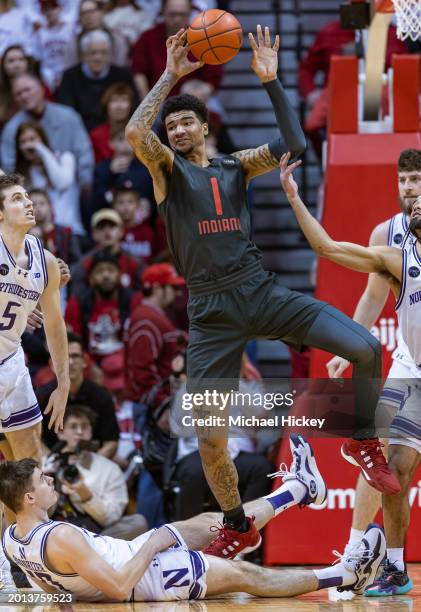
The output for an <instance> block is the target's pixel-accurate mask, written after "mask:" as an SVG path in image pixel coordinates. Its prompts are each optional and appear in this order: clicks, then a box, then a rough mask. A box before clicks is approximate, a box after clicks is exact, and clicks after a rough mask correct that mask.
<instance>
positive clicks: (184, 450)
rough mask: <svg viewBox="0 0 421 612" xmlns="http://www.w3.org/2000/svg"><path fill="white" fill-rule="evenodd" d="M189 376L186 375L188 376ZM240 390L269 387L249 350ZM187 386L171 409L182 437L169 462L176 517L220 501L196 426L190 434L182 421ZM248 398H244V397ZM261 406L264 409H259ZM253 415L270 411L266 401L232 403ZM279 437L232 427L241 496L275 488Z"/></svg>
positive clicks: (238, 411) (236, 413)
mask: <svg viewBox="0 0 421 612" xmlns="http://www.w3.org/2000/svg"><path fill="white" fill-rule="evenodd" d="M184 378H185V376H184ZM240 378H241V379H240V387H239V392H240V394H244V396H243V397H244V398H245V397H247V394H250V397H251V398H255V397H257V396H258V395H262V394H263V393H264V391H265V389H264V387H263V385H262V384H261V376H260V373H259V372H258V371H257V370H256V369H255V368H254V367H253V366H252V365H251V363H250V362H249V360H248V358H247V356H246V354H245V353H244V354H243V359H242V364H241V372H240ZM185 390H186V389H185V386H184V385H181V386H180V388H179V389H178V391H177V393H176V395H175V397H174V401H173V403H172V409H171V422H172V431H173V432H174V433H175V434H176V435H177V433H179V434H180V435H181V437H179V439H178V445H177V452H176V456H175V461H174V465H171V466H169V473H168V474H167V475H166V478H167V479H168V480H170V481H172V482H173V483H174V485H175V486H176V487H177V493H176V496H175V503H174V517H172V518H173V519H174V520H184V519H187V518H190V517H191V516H194V514H196V513H197V512H199V513H201V512H203V510H204V506H205V504H206V510H215V509H217V508H218V503H217V501H216V500H215V498H214V496H213V495H212V492H211V490H210V489H209V485H208V483H207V482H206V478H205V475H204V473H203V468H202V463H201V460H200V455H199V451H198V450H197V449H198V446H197V437H196V435H195V431H194V428H193V427H192V428H190V429H191V430H192V436H191V437H186V433H187V430H186V427H185V426H183V425H181V419H182V416H183V414H182V413H183V409H182V407H181V406H182V399H181V398H182V395H183V394H184V393H185ZM243 402H244V399H243ZM259 410H260V412H259ZM240 414H242V415H245V416H247V417H248V416H251V415H255V414H259V416H263V414H265V416H266V412H265V410H264V408H263V405H262V403H260V404H257V405H256V404H254V403H253V402H252V401H251V402H250V404H249V405H247V404H246V403H244V404H241V405H239V406H231V408H230V415H233V416H239V415H240ZM261 433H263V434H264V437H263V441H264V444H263V445H262V446H263V448H262V449H261V450H262V451H263V452H256V439H255V436H256V434H261ZM278 438H279V433H278V432H276V431H274V432H270V431H268V432H259V431H258V432H254V431H253V430H252V429H244V428H240V427H237V428H236V427H231V428H230V436H229V439H228V450H229V453H230V456H231V458H232V460H233V461H234V464H235V466H236V468H237V472H238V477H239V483H238V484H239V490H240V494H241V499H242V500H244V501H250V500H251V499H253V498H254V496H255V495H257V497H261V496H264V495H267V494H268V493H269V492H270V490H271V488H272V485H271V482H270V480H269V479H268V478H267V475H268V474H269V473H270V472H272V471H273V467H274V466H273V465H272V463H271V462H270V460H269V459H268V457H267V454H268V451H270V449H271V446H272V444H273V443H274V442H275V441H276V440H277V439H278Z"/></svg>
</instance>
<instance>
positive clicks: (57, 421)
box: [44, 385, 69, 434]
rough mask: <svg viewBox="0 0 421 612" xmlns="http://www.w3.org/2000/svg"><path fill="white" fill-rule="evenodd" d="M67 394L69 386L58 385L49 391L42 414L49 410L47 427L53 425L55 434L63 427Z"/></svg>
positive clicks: (50, 427)
mask: <svg viewBox="0 0 421 612" xmlns="http://www.w3.org/2000/svg"><path fill="white" fill-rule="evenodd" d="M68 396H69V388H68V387H67V388H66V387H62V386H60V385H59V386H58V387H57V389H55V390H54V391H53V392H52V393H51V395H50V399H49V401H48V405H47V408H46V409H45V410H44V414H50V412H51V416H50V422H49V423H48V429H52V428H53V427H54V432H55V433H56V434H57V433H58V432H59V431H60V430H61V429H63V420H64V412H65V410H66V404H67V398H68Z"/></svg>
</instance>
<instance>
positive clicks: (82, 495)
mask: <svg viewBox="0 0 421 612" xmlns="http://www.w3.org/2000/svg"><path fill="white" fill-rule="evenodd" d="M95 420H96V415H95V413H94V412H93V411H92V410H91V409H90V408H89V407H87V406H84V405H77V404H74V405H71V406H69V407H68V408H67V410H66V412H65V414H64V424H63V429H62V431H60V432H59V434H58V437H59V439H60V440H61V441H62V442H64V443H65V445H64V447H63V448H62V450H61V451H60V452H59V453H56V454H54V455H52V456H51V457H49V458H47V459H46V461H45V465H44V471H46V472H48V473H54V475H55V478H56V480H57V481H58V489H59V490H60V493H61V496H60V497H59V500H58V504H57V507H56V508H55V510H54V511H53V514H52V518H53V520H67V521H69V522H76V524H78V525H80V526H82V527H83V526H86V527H88V525H90V524H92V522H93V523H94V527H96V528H94V531H95V532H96V533H100V534H101V535H106V536H112V537H114V538H120V539H121V540H132V539H133V538H136V537H137V536H139V535H141V534H142V533H144V532H145V531H146V530H147V529H148V525H147V523H146V520H145V518H144V517H143V516H142V515H140V514H130V515H127V516H123V514H124V511H125V509H126V508H127V504H128V501H129V497H128V492H127V485H126V482H125V479H124V475H123V473H122V471H121V469H120V468H119V467H118V465H117V464H116V463H114V462H113V461H110V459H107V458H106V457H104V456H103V455H100V454H98V453H96V452H92V451H91V450H89V446H90V443H91V442H92V433H93V427H94V423H95ZM65 453H70V456H69V455H67V457H68V458H67V459H65V461H64V463H65V464H67V465H66V466H63V460H62V459H61V458H63V456H66V455H64V454H65ZM54 460H55V461H54ZM70 466H72V468H73V470H72V471H71V472H70V474H69V470H68V469H67V471H66V467H67V468H69V467H70ZM63 468H64V469H63ZM66 477H67V478H68V480H66ZM63 496H65V498H64V499H63ZM69 500H70V503H71V506H72V510H73V512H72V513H71V514H70V516H69V515H67V514H66V513H64V514H63V509H64V507H65V505H66V502H67V503H68V501H69ZM86 518H87V519H91V521H89V522H86V523H85V522H84V519H86Z"/></svg>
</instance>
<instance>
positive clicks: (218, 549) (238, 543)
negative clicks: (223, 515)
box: [203, 516, 262, 559]
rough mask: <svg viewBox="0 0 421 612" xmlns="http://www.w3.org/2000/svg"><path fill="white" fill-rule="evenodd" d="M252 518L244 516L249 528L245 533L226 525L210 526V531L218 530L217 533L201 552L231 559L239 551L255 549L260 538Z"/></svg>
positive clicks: (248, 551)
mask: <svg viewBox="0 0 421 612" xmlns="http://www.w3.org/2000/svg"><path fill="white" fill-rule="evenodd" d="M254 518H255V517H254V516H246V519H247V522H248V524H249V530H248V531H246V532H245V533H241V532H240V531H237V530H236V529H230V528H229V527H228V525H222V526H221V527H216V525H215V527H213V528H212V527H211V530H212V531H219V533H218V535H217V537H216V538H215V539H214V540H212V542H211V543H210V544H209V546H207V547H206V548H205V549H204V550H203V552H204V553H205V554H207V555H214V557H222V558H223V559H233V558H234V557H235V556H236V555H238V554H239V553H243V554H247V553H250V552H252V551H253V550H256V548H259V546H260V544H261V543H262V538H261V536H260V533H259V532H258V531H257V529H256V525H255V524H254Z"/></svg>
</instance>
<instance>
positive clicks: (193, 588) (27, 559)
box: [0, 436, 385, 602]
mask: <svg viewBox="0 0 421 612" xmlns="http://www.w3.org/2000/svg"><path fill="white" fill-rule="evenodd" d="M290 443H291V451H292V454H293V462H292V465H291V468H290V470H291V471H289V472H288V471H283V472H280V473H278V474H277V475H282V476H283V481H284V482H283V484H282V486H280V487H279V488H278V489H276V490H275V491H273V492H272V493H271V494H270V495H268V496H266V497H265V498H260V499H258V500H256V501H253V502H249V503H248V504H247V505H246V510H247V512H248V513H249V514H250V515H254V516H255V523H256V525H257V527H258V528H259V529H260V528H262V527H263V526H264V525H265V524H266V523H267V522H268V521H270V520H271V519H272V518H273V517H274V516H277V515H278V514H280V513H281V512H283V511H284V510H285V509H287V508H289V507H291V506H294V505H296V504H298V503H303V504H309V503H316V504H321V503H323V500H324V499H325V497H326V486H325V484H324V482H323V478H322V477H321V475H320V473H319V471H318V469H317V465H316V461H315V459H314V456H313V452H312V449H311V447H310V445H309V444H308V443H307V442H306V441H305V440H304V439H303V438H302V437H301V436H291V441H290ZM285 467H286V466H285ZM0 499H1V500H2V501H3V502H4V503H5V504H7V505H8V506H10V508H11V509H13V510H14V511H15V512H16V517H17V521H16V524H14V525H12V526H10V527H9V528H8V529H7V530H6V532H5V533H4V536H3V545H4V547H5V550H6V551H7V554H8V555H9V556H10V557H11V558H12V559H13V560H14V561H15V563H17V564H18V565H19V566H20V567H21V568H22V570H23V571H24V572H25V574H26V575H27V577H28V578H29V579H30V580H31V581H32V582H34V583H35V584H36V585H37V586H39V587H40V588H41V589H42V590H44V591H47V592H49V593H57V591H61V592H68V593H72V594H73V595H74V596H75V598H76V599H78V600H82V601H102V602H110V601H145V600H146V601H171V600H180V599H202V598H204V597H205V596H208V597H212V596H216V595H220V594H222V593H232V592H237V591H243V592H246V593H250V594H252V595H256V596H258V597H293V596H295V595H300V594H302V593H307V592H310V591H315V590H317V589H323V588H327V587H329V586H332V585H337V586H340V587H342V588H343V589H344V590H351V591H353V592H354V593H359V594H360V593H362V592H363V590H364V588H365V587H366V586H367V585H368V584H370V583H371V582H372V581H373V580H374V577H375V575H376V571H377V569H378V567H379V565H380V563H381V560H382V558H383V556H384V554H385V540H384V535H383V532H382V530H381V529H380V528H379V527H378V526H376V525H370V527H369V528H368V529H367V532H366V534H365V536H364V538H363V540H362V542H361V543H360V544H359V545H358V546H357V547H356V548H355V549H354V550H353V551H351V552H350V553H349V554H348V555H347V556H346V557H343V558H342V559H341V562H340V563H337V564H335V565H333V566H331V567H327V568H325V569H320V570H314V571H313V570H284V571H278V570H273V569H267V568H262V567H259V566H256V565H253V564H251V563H247V562H245V561H231V560H227V559H219V558H217V557H214V556H210V555H207V554H204V553H202V552H198V551H199V550H201V549H203V548H204V547H205V546H206V545H207V544H209V540H210V538H211V537H212V536H211V533H210V530H209V528H210V526H211V525H213V524H214V523H215V522H216V521H218V520H220V519H221V517H220V516H219V515H218V514H212V513H208V514H201V515H199V516H197V517H194V518H192V519H190V520H187V521H180V522H178V523H173V524H170V525H164V526H163V527H161V528H160V529H157V530H156V529H154V530H151V531H148V532H147V533H145V534H142V535H141V536H139V537H138V538H135V539H134V540H132V541H131V542H127V541H124V540H118V539H116V538H111V537H106V536H98V535H97V534H94V533H91V532H89V531H87V530H86V529H81V528H79V527H76V526H74V525H70V524H68V523H61V522H56V521H51V520H49V517H48V509H49V508H50V507H51V506H53V505H54V504H55V503H56V501H57V493H56V492H55V491H54V485H53V479H52V478H50V477H48V476H46V475H45V474H43V472H41V470H40V469H39V467H38V466H37V463H36V462H35V461H34V460H33V459H23V460H21V461H18V462H7V463H5V464H3V465H0Z"/></svg>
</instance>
